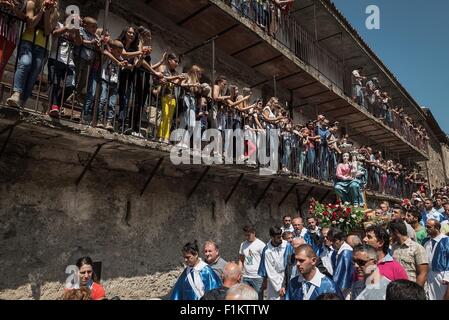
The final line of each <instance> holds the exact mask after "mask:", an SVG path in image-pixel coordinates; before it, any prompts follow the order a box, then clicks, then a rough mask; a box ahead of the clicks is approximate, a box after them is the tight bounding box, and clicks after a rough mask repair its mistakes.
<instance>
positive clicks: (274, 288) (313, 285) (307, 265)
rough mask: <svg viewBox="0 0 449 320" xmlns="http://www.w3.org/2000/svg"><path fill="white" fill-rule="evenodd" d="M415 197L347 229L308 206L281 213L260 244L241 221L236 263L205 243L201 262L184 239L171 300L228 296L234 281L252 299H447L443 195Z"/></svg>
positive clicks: (448, 206) (448, 245) (447, 227)
mask: <svg viewBox="0 0 449 320" xmlns="http://www.w3.org/2000/svg"><path fill="white" fill-rule="evenodd" d="M445 190H447V188H446V189H445ZM442 199H444V201H445V202H444V204H442V203H441V202H440V200H442ZM422 203H423V201H422V200H421V198H420V197H419V195H417V197H416V198H415V199H412V200H408V199H404V201H403V203H402V205H395V206H393V207H392V208H390V206H389V203H388V202H383V203H382V204H381V205H380V208H379V209H378V210H375V214H376V216H378V217H380V218H382V220H381V221H382V222H380V223H374V222H367V223H365V225H364V227H362V229H361V230H354V231H353V232H351V233H349V234H345V233H344V232H343V231H342V230H340V229H339V228H336V227H327V226H326V227H322V226H320V221H317V219H316V218H315V217H314V216H313V212H311V215H309V216H308V217H307V219H306V221H304V220H303V218H302V217H299V216H297V217H292V216H291V215H286V216H284V217H283V218H282V224H281V226H280V227H279V226H274V227H271V228H270V230H269V236H270V241H268V242H267V243H266V242H264V241H262V240H260V239H259V238H258V237H257V236H256V229H255V228H254V227H252V226H245V227H244V228H243V232H244V235H245V241H244V242H242V244H241V246H240V250H239V260H237V261H238V262H226V261H225V260H224V259H223V258H222V257H221V256H220V251H219V248H218V245H217V244H216V243H215V242H213V241H207V242H206V243H205V245H204V248H203V249H204V261H203V260H202V259H201V258H200V257H199V256H200V251H199V248H198V245H197V244H196V243H188V244H186V245H185V246H184V247H183V249H182V253H183V257H184V261H185V264H186V269H185V270H184V272H183V273H182V275H181V276H180V277H179V279H178V281H177V282H176V284H175V287H174V288H173V291H172V294H171V299H175V300H198V299H201V300H230V299H233V297H231V296H230V295H229V293H228V292H229V291H230V290H231V289H232V288H235V286H238V287H239V288H240V290H241V291H244V292H245V297H246V299H256V297H257V299H259V300H262V299H267V300H315V299H323V300H343V299H346V300H385V299H387V300H389V299H392V300H395V299H399V300H426V299H427V300H443V299H444V300H448V299H449V290H448V288H449V286H448V285H449V238H448V236H447V235H448V234H449V221H448V219H449V201H448V199H447V194H446V195H445V196H440V195H435V201H433V200H432V199H427V198H426V199H424V203H423V204H422ZM305 222H306V223H305ZM250 288H252V290H251V289H250ZM251 297H252V298H251Z"/></svg>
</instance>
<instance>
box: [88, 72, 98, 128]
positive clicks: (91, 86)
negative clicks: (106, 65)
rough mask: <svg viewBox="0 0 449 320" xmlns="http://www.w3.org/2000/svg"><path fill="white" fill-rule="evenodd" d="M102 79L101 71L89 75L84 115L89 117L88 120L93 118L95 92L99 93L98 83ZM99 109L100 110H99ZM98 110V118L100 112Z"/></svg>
mask: <svg viewBox="0 0 449 320" xmlns="http://www.w3.org/2000/svg"><path fill="white" fill-rule="evenodd" d="M99 79H100V71H99V70H97V71H95V70H92V72H91V73H90V75H89V81H88V83H87V95H86V99H85V101H84V115H85V116H87V119H90V117H92V116H93V112H94V111H93V106H94V103H95V92H96V91H97V83H98V81H99ZM98 109H99V108H98ZM98 109H97V116H98V111H99V110H98Z"/></svg>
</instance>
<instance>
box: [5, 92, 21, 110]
mask: <svg viewBox="0 0 449 320" xmlns="http://www.w3.org/2000/svg"><path fill="white" fill-rule="evenodd" d="M6 104H7V105H8V106H9V107H14V108H22V101H20V92H14V93H13V94H12V96H11V97H10V98H9V99H8V100H6Z"/></svg>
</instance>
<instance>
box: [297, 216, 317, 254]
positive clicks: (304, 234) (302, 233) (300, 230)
mask: <svg viewBox="0 0 449 320" xmlns="http://www.w3.org/2000/svg"><path fill="white" fill-rule="evenodd" d="M292 226H293V238H301V239H304V241H305V242H306V243H307V244H310V245H311V246H312V248H313V249H314V250H316V248H315V244H314V243H313V240H312V237H311V236H310V232H309V230H307V228H305V227H304V220H303V219H302V218H301V217H296V218H294V219H293V220H292Z"/></svg>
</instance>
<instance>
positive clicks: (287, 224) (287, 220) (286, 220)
mask: <svg viewBox="0 0 449 320" xmlns="http://www.w3.org/2000/svg"><path fill="white" fill-rule="evenodd" d="M282 223H283V224H284V225H283V226H282V227H281V230H282V233H284V232H285V231H290V232H293V230H294V229H293V226H292V217H291V216H290V215H285V216H284V217H283V218H282Z"/></svg>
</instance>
